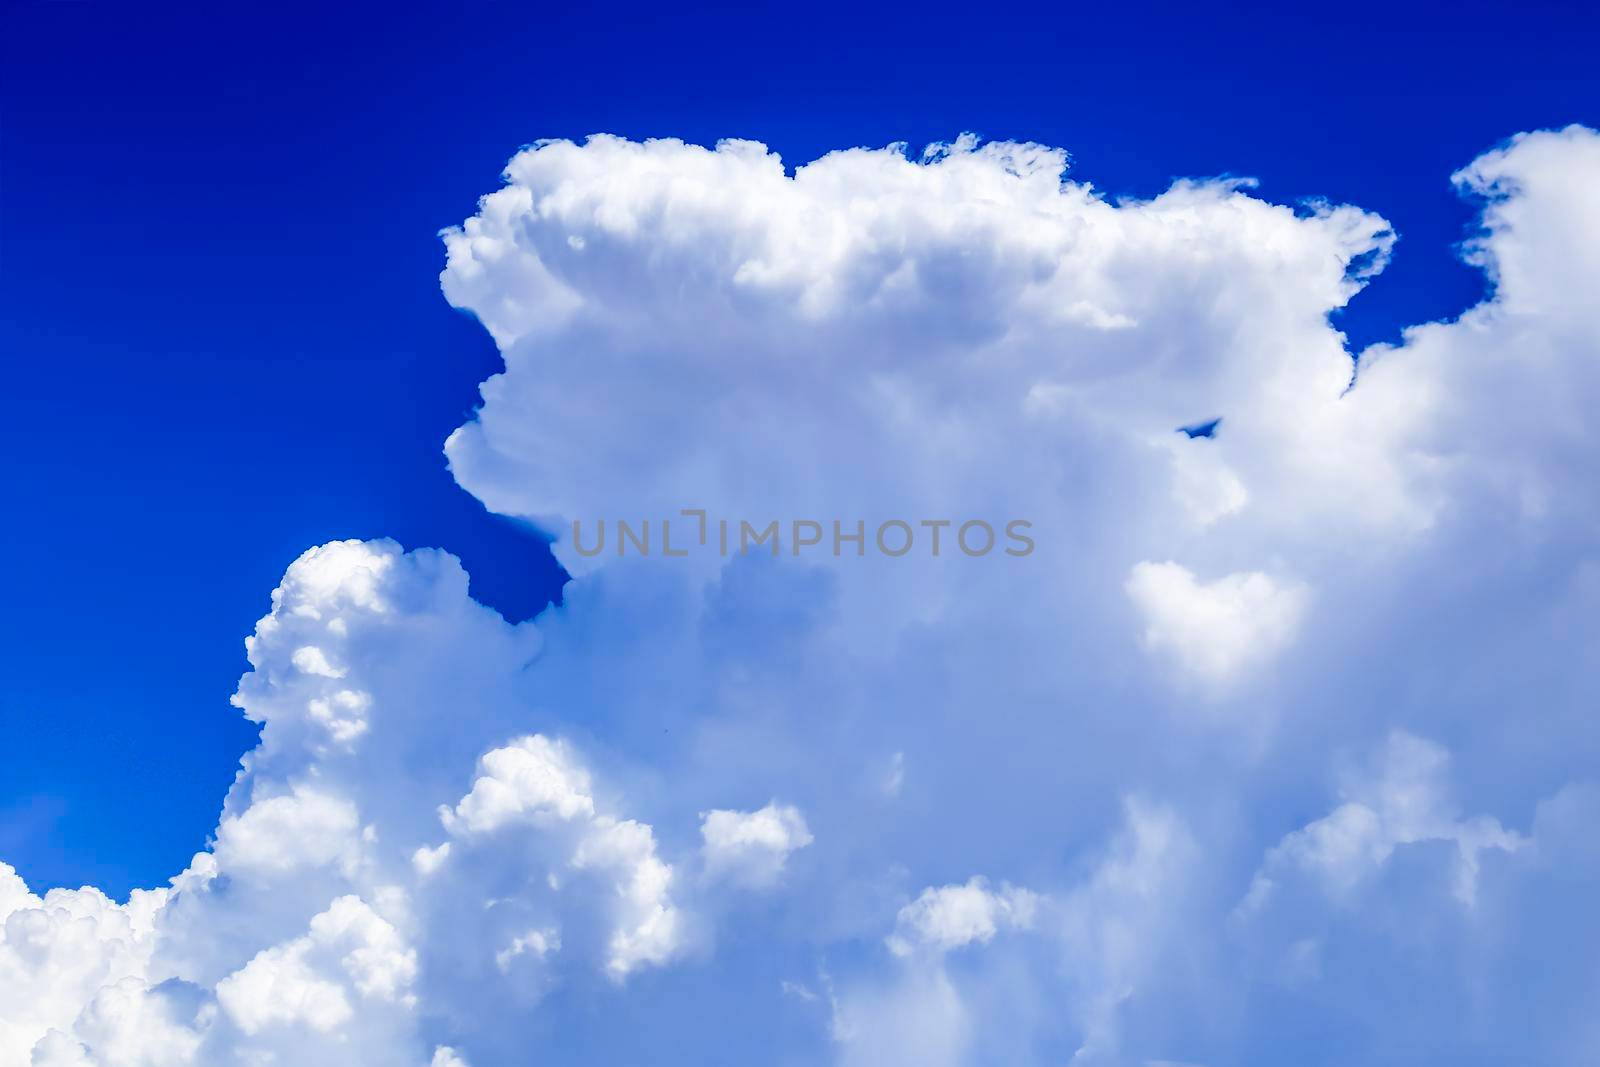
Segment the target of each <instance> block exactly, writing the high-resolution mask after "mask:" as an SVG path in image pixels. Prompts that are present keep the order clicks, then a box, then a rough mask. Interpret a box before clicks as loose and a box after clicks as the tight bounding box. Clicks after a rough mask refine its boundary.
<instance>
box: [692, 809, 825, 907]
mask: <svg viewBox="0 0 1600 1067" xmlns="http://www.w3.org/2000/svg"><path fill="white" fill-rule="evenodd" d="M700 836H701V838H703V839H704V841H705V844H704V845H703V846H702V849H701V851H702V853H703V854H704V857H705V864H706V874H707V875H708V876H709V877H711V878H729V879H732V880H734V881H737V882H741V883H744V884H746V885H750V886H755V887H761V886H770V885H772V884H774V883H776V882H777V881H778V879H779V878H781V877H782V876H783V867H784V863H785V862H786V861H787V860H788V858H789V853H791V852H793V851H794V850H795V849H799V848H805V847H806V846H807V845H809V844H811V842H812V837H811V831H810V830H808V829H807V828H806V820H805V816H804V815H801V814H800V809H798V808H796V807H794V806H793V805H792V804H779V803H778V802H777V801H773V802H772V803H771V804H768V805H767V806H766V807H764V808H761V809H760V810H759V811H727V810H723V809H719V810H717V811H708V812H704V813H702V814H701V816H700Z"/></svg>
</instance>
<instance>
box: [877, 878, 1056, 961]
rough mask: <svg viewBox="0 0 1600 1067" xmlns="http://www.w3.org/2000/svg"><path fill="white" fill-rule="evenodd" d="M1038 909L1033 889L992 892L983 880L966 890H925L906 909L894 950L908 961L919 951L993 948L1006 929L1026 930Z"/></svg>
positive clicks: (892, 944) (899, 919)
mask: <svg viewBox="0 0 1600 1067" xmlns="http://www.w3.org/2000/svg"><path fill="white" fill-rule="evenodd" d="M1037 906H1038V897H1037V896H1036V895H1035V894H1033V893H1030V892H1029V891H1028V890H1026V889H1017V888H1015V887H1013V886H1009V885H1003V886H1001V887H1000V888H999V889H998V890H993V891H992V890H990V889H989V885H988V882H987V881H985V880H984V879H983V878H981V877H977V876H974V877H973V878H971V879H969V880H968V881H967V883H966V884H965V885H946V886H940V887H938V888H936V889H924V890H923V891H922V895H921V896H919V897H917V899H916V900H914V901H912V902H911V903H910V904H907V905H906V906H905V907H903V908H901V909H900V914H899V916H898V917H897V918H896V920H895V932H894V934H892V935H891V936H890V937H889V941H888V944H889V949H890V951H892V952H893V953H894V954H895V955H897V956H905V955H909V954H910V953H911V952H913V951H914V950H915V949H916V948H918V947H926V948H930V949H933V950H934V951H936V952H948V951H950V950H951V949H955V948H960V947H962V946H963V945H970V944H973V943H974V942H976V943H978V944H987V943H988V942H989V941H992V940H993V939H994V936H995V934H996V933H998V932H999V931H1000V930H1003V929H1015V930H1026V929H1027V928H1028V927H1029V926H1031V925H1032V924H1033V915H1034V911H1035V909H1036V908H1037Z"/></svg>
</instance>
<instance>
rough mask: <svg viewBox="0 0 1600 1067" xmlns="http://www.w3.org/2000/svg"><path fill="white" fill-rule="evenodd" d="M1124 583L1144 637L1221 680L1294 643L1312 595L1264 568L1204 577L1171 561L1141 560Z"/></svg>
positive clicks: (1209, 677)
mask: <svg viewBox="0 0 1600 1067" xmlns="http://www.w3.org/2000/svg"><path fill="white" fill-rule="evenodd" d="M1126 589H1127V591H1128V596H1129V598H1130V599H1132V601H1133V603H1134V606H1135V607H1136V608H1138V610H1139V613H1140V614H1141V615H1142V616H1143V617H1144V620H1145V629H1144V641H1145V644H1146V645H1147V646H1148V647H1149V648H1150V649H1151V650H1152V651H1155V652H1160V653H1167V654H1170V655H1171V656H1173V657H1174V658H1175V659H1176V660H1177V661H1178V663H1179V664H1181V665H1182V666H1183V667H1184V669H1186V670H1187V671H1189V672H1191V673H1193V674H1194V675H1196V676H1197V677H1199V678H1200V679H1202V680H1203V681H1205V682H1208V683H1213V684H1219V685H1220V684H1225V683H1227V682H1230V681H1232V680H1233V679H1235V678H1236V677H1238V675H1239V674H1240V672H1241V671H1243V670H1245V669H1246V668H1247V667H1249V666H1250V665H1251V664H1253V663H1256V662H1259V661H1262V660H1267V659H1270V658H1271V657H1272V656H1273V655H1274V654H1275V653H1277V652H1278V651H1280V650H1281V649H1283V648H1285V647H1286V646H1288V645H1289V644H1291V643H1292V642H1293V640H1294V638H1295V635H1296V632H1297V631H1298V629H1299V626H1300V621H1301V619H1302V618H1303V617H1304V615H1305V612H1306V609H1307V606H1308V604H1309V601H1310V599H1311V597H1310V593H1309V591H1308V590H1307V589H1306V587H1305V586H1303V585H1300V584H1297V583H1293V582H1288V583H1285V582H1281V581H1274V580H1273V579H1272V578H1271V577H1269V576H1268V575H1265V574H1261V573H1259V572H1251V573H1248V574H1229V575H1226V576H1225V577H1222V578H1218V579H1216V580H1215V581H1212V582H1201V581H1199V580H1198V579H1196V578H1195V576H1194V574H1193V573H1192V572H1191V571H1189V570H1188V568H1186V567H1183V566H1181V565H1180V564H1177V563H1172V562H1167V563H1149V562H1146V563H1140V564H1138V565H1136V566H1135V567H1134V568H1133V570H1132V572H1131V573H1130V574H1129V575H1128V582H1127V585H1126Z"/></svg>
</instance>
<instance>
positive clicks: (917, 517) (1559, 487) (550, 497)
mask: <svg viewBox="0 0 1600 1067" xmlns="http://www.w3.org/2000/svg"><path fill="white" fill-rule="evenodd" d="M1065 160H1066V157H1065V154H1064V153H1062V152H1060V151H1058V150H1055V149H1050V148H1045V147H1041V146H1037V145H1024V144H988V145H979V144H977V143H976V142H975V141H973V140H971V139H963V140H959V141H957V142H955V143H953V144H950V145H943V146H936V147H935V148H932V149H930V150H929V151H928V152H926V153H924V154H923V155H922V156H920V157H916V158H913V157H911V156H909V155H908V154H907V153H906V152H905V150H904V149H903V147H900V146H895V147H891V148H889V149H885V150H881V151H867V150H851V151H845V152H838V153H834V154H832V155H829V156H827V157H825V158H823V159H820V160H818V161H816V162H814V163H811V164H809V165H806V166H803V167H799V168H797V169H795V170H794V171H793V172H792V173H791V172H789V171H787V170H786V169H785V167H784V165H783V164H782V162H781V161H780V160H779V159H778V158H777V157H776V156H774V155H772V154H771V153H769V152H768V151H767V150H766V149H765V148H763V147H762V146H760V145H756V144H752V143H749V142H724V143H722V144H720V145H718V146H716V147H715V148H714V149H706V148H701V147H696V146H692V145H685V144H682V143H680V142H676V141H650V142H645V143H642V144H639V143H633V142H628V141H624V140H620V139H616V138H610V137H596V138H593V139H591V140H589V141H587V142H586V143H584V144H582V145H577V144H572V143H569V142H563V141H557V142H541V143H538V144H536V145H534V146H532V147H530V148H528V149H526V150H524V151H523V152H522V153H520V154H519V155H518V156H516V158H514V159H513V160H512V162H511V164H510V165H509V167H508V169H507V173H506V177H507V183H506V185H505V186H504V188H502V189H501V190H499V191H498V192H495V193H493V194H491V195H490V196H488V197H486V198H485V199H484V200H483V202H482V204H481V207H480V211H479V213H478V214H477V215H476V216H475V217H474V218H472V219H470V220H468V221H467V222H466V223H465V224H464V225H463V226H461V227H460V228H459V229H454V230H451V231H448V232H447V233H446V234H445V244H446V246H447V249H448V257H449V258H448V264H447V267H446V269H445V272H444V275H443V286H444V291H445V294H446V296H447V297H448V298H449V300H450V301H451V302H452V303H454V304H455V305H456V306H458V307H461V308H463V309H466V310H468V311H470V312H472V313H473V314H475V315H476V316H477V317H478V318H479V319H480V320H481V321H482V322H483V324H484V326H485V327H486V328H487V329H488V330H489V331H490V333H491V334H492V335H493V336H494V338H495V340H496V342H497V344H498V345H499V346H500V349H501V352H502V354H503V355H504V359H505V371H504V373H503V374H500V375H498V376H496V377H494V378H492V379H490V380H489V381H488V382H486V383H484V385H483V405H482V407H481V409H480V410H479V412H478V413H477V415H476V417H475V418H474V419H473V421H471V422H470V423H468V424H467V425H465V426H463V427H461V428H460V429H458V430H457V431H456V432H455V433H454V434H453V435H452V436H451V438H450V440H449V442H448V445H447V451H448V454H449V458H450V462H451V465H452V469H453V470H454V472H455V474H456V477H457V479H458V480H459V481H460V483H461V484H462V486H463V487H464V488H466V489H467V490H468V491H470V492H472V493H473V494H475V495H476V496H478V497H479V498H480V499H482V500H483V501H484V502H485V503H486V504H487V505H488V506H489V507H490V508H492V509H493V510H496V511H498V512H502V513H505V514H508V515H515V516H520V517H524V518H527V519H530V520H532V521H534V522H537V523H539V524H541V525H542V526H544V527H545V528H546V529H547V530H549V531H550V532H551V533H552V534H553V535H554V536H555V537H556V538H557V542H556V550H557V553H558V555H559V556H560V558H561V560H562V562H563V563H564V564H565V565H566V566H567V567H568V569H569V571H570V572H572V573H573V574H574V575H575V580H574V581H573V583H572V584H571V585H569V587H568V590H567V595H566V598H565V603H564V605H563V606H562V607H560V608H557V609H552V610H551V611H549V612H547V613H546V614H545V615H543V616H541V617H540V618H538V619H536V620H534V621H531V622H528V623H524V624H521V625H511V624H508V623H507V622H505V621H504V620H503V619H501V618H500V617H499V616H498V615H496V614H495V613H494V612H492V611H490V610H488V609H486V608H484V607H482V606H480V605H478V604H476V603H474V602H473V601H472V600H471V599H470V598H469V597H468V595H467V578H466V575H465V573H464V572H463V571H462V570H461V568H460V567H459V565H458V564H457V563H456V562H455V560H454V559H453V558H451V557H449V556H448V555H446V554H444V553H441V552H437V551H429V550H422V551H416V552H410V553H407V552H405V551H403V550H402V549H400V548H399V547H398V546H396V545H393V544H392V543H388V542H374V543H359V542H343V543H335V544H330V545H325V546H322V547H320V548H314V549H312V550H310V551H308V552H307V553H306V554H305V555H303V556H302V557H301V558H300V559H299V560H297V561H296V562H295V563H294V564H293V566H291V567H290V569H289V571H288V573H287V574H286V575H285V577H284V580H283V583H282V584H281V585H280V587H279V588H278V590H277V591H276V592H275V593H274V595H273V603H272V610H271V612H270V614H268V615H267V616H266V617H265V618H263V619H262V620H261V622H260V623H259V624H258V626H257V628H256V632H255V635H254V636H253V637H252V638H251V639H250V641H249V652H250V661H251V664H252V670H251V672H250V673H249V674H248V675H246V677H245V678H244V680H243V681H242V682H241V685H240V688H239V691H238V694H237V696H236V697H235V702H236V704H237V705H238V706H239V707H240V708H241V709H242V710H243V712H244V713H245V714H246V715H247V716H249V717H250V718H251V719H253V720H255V721H257V722H260V723H262V724H263V731H262V737H261V742H260V745H259V747H258V748H257V749H256V750H254V751H253V752H251V753H250V754H249V755H248V756H247V757H246V759H245V761H244V766H243V769H242V771H241V774H240V776H239V778H238V780H237V782H236V783H235V786H234V788H233V789H232V791H231V792H230V793H229V796H228V797H227V800H226V803H225V806H224V809H223V812H222V815H221V818H220V820H219V823H218V826H217V830H216V833H215V835H214V839H213V841H212V842H211V843H210V845H209V847H208V848H207V849H206V850H205V851H204V852H202V853H200V854H199V855H197V856H196V857H195V860H194V862H193V863H192V864H191V866H190V867H189V869H188V870H186V871H185V872H183V873H182V874H180V875H178V876H177V877H176V878H174V879H173V881H172V884H171V885H170V886H169V887H167V888H165V889H160V890H157V891H154V892H150V893H139V894H135V895H134V896H133V898H132V899H130V900H129V901H128V902H126V903H125V904H118V903H116V902H113V901H110V900H107V899H106V898H105V897H104V896H103V895H102V894H100V893H98V892H97V891H95V890H92V889H83V890H78V891H75V892H74V891H63V890H51V891H50V892H49V893H46V894H45V895H43V896H38V895H35V894H34V893H33V892H31V891H30V890H29V889H28V888H27V887H26V886H24V885H23V884H22V882H21V881H20V879H18V878H16V877H15V875H14V873H13V872H11V870H10V869H9V868H4V867H0V923H3V927H0V932H3V939H0V1064H3V1065H5V1067H10V1065H11V1064H13V1063H15V1064H17V1065H19V1067H20V1065H24V1064H32V1065H35V1067H67V1065H74V1067H83V1065H94V1067H156V1065H163V1067H165V1065H174V1064H204V1065H212V1064H220V1065H233V1064H252V1065H254V1064H274V1063H275V1064H293V1065H296V1067H299V1065H312V1067H315V1065H321V1064H329V1065H332V1064H338V1065H341V1067H347V1065H350V1064H374V1065H377V1064H381V1065H385V1067H389V1065H401V1067H404V1065H416V1067H421V1065H431V1067H466V1065H470V1067H495V1065H500V1064H513V1063H525V1062H529V1061H531V1060H537V1061H539V1062H571V1063H618V1062H646V1061H648V1062H662V1061H663V1060H664V1059H665V1060H668V1061H671V1062H677V1061H680V1060H681V1061H682V1062H685V1063H705V1062H740V1063H746V1062H748V1063H818V1062H840V1063H846V1064H854V1063H860V1064H874V1065H885V1064H896V1063H904V1064H916V1065H918V1067H926V1065H937V1064H964V1063H979V1062H985V1063H994V1062H1004V1063H1018V1064H1022V1063H1032V1062H1040V1063H1043V1062H1060V1061H1064V1060H1068V1059H1073V1058H1074V1057H1076V1059H1077V1060H1079V1061H1081V1062H1095V1063H1128V1064H1140V1063H1162V1062H1164V1063H1191V1064H1199V1063H1237V1062H1285V1061H1293V1062H1306V1063H1330V1064H1332V1063H1349V1062H1377V1061H1406V1062H1427V1061H1437V1062H1449V1063H1460V1062H1485V1063H1488V1062H1505V1061H1508V1060H1513V1059H1514V1060H1517V1061H1526V1062H1585V1061H1586V1060H1588V1059H1592V1058H1595V1057H1596V1056H1597V1055H1600V1046H1597V1045H1596V1044H1595V1041H1596V1039H1595V1036H1594V1033H1593V1030H1592V1028H1590V1027H1588V1026H1587V1025H1586V1024H1585V1023H1584V1021H1583V1020H1584V1018H1585V1016H1584V1015H1583V1012H1582V1007H1583V1006H1584V1005H1586V1004H1588V1003H1589V1002H1590V1001H1592V999H1593V997H1594V996H1595V995H1596V994H1597V993H1600V988H1597V987H1596V984H1595V978H1594V976H1593V974H1592V967H1591V966H1590V964H1589V961H1590V960H1591V959H1592V958H1593V954H1594V952H1595V951H1596V949H1597V948H1600V929H1597V928H1596V925H1595V922H1594V920H1593V918H1592V908H1590V907H1588V906H1586V904H1585V901H1586V899H1587V897H1586V892H1585V889H1586V886H1587V885H1588V883H1589V882H1590V881H1591V880H1592V878H1593V877H1594V875H1595V874H1596V872H1597V870H1600V862H1597V856H1596V853H1595V850H1594V848H1593V845H1592V843H1591V841H1590V839H1591V838H1592V834H1590V833H1589V827H1590V825H1591V824H1592V822H1593V820H1594V818H1595V817H1596V816H1597V815H1600V789H1597V787H1596V786H1595V785H1593V784H1590V782H1589V779H1590V777H1591V776H1592V775H1593V766H1594V760H1595V757H1596V755H1597V753H1596V735H1595V734H1594V731H1593V730H1592V729H1591V728H1590V721H1591V717H1592V714H1593V707H1592V704H1593V694H1594V692H1595V684H1596V675H1595V667H1594V664H1595V663H1597V662H1600V655H1597V653H1600V611H1597V609H1600V561H1597V559H1596V553H1595V544H1596V534H1597V532H1600V493H1597V491H1596V489H1595V481H1594V476H1593V472H1594V470H1595V465H1596V460H1597V459H1600V430H1597V429H1596V428H1595V420H1594V419H1593V418H1592V417H1591V415H1590V412H1591V410H1592V409H1594V408H1595V406H1596V404H1597V402H1600V308H1597V305H1596V303H1595V301H1594V300H1593V299H1592V296H1591V293H1592V291H1593V290H1594V287H1595V284H1596V282H1597V280H1600V252H1597V249H1600V193H1597V190H1600V136H1597V135H1596V134H1595V133H1594V132H1592V131H1589V130H1586V129H1582V128H1577V127H1574V128H1570V129H1567V130H1563V131H1558V132H1544V133H1535V134H1529V135H1526V136H1522V137H1518V138H1516V139H1513V140H1512V141H1510V142H1508V143H1507V144H1505V145H1504V146H1502V147H1501V148H1498V149H1496V150H1494V151H1492V152H1489V153H1488V154H1486V155H1484V156H1482V157H1480V158H1479V159H1478V160H1476V161H1475V162H1473V163H1472V164H1471V165H1470V166H1468V167H1467V168H1466V169H1464V170H1463V171H1462V172H1460V173H1459V174H1458V175H1457V176H1456V181H1457V183H1458V184H1459V185H1460V186H1461V187H1462V188H1463V190H1464V191H1466V192H1467V193H1468V194H1470V195H1472V196H1474V197H1477V198H1479V199H1480V200H1481V202H1482V205H1483V227H1482V230H1481V232H1480V234H1479V235H1478V236H1477V237H1476V238H1475V239H1474V240H1473V241H1472V242H1471V244H1470V246H1469V249H1468V255H1469V258H1470V259H1471V260H1472V261H1473V262H1474V263H1476V264H1478V265H1479V266H1481V267H1482V268H1483V269H1484V270H1485V272H1486V273H1487V275H1488V277H1489V278H1490V280H1491V282H1492V283H1493V284H1492V291H1491V296H1490V297H1489V299H1487V300H1486V301H1485V302H1484V303H1483V304H1481V305H1479V306H1478V307H1475V308H1473V309H1471V310H1469V311H1468V312H1466V313H1465V314H1464V315H1463V316H1461V317H1460V318H1459V319H1458V320H1456V321H1452V322H1447V323H1434V324H1429V325H1424V326H1418V327H1415V328H1413V329H1411V330H1409V331H1407V332H1406V334H1405V337H1404V341H1403V343H1401V344H1400V345H1398V346H1378V347H1376V348H1373V349H1370V350H1368V351H1366V352H1364V353H1361V354H1360V358H1359V359H1358V360H1356V359H1353V358H1352V356H1351V354H1350V353H1349V352H1348V351H1347V350H1346V348H1345V345H1344V339H1343V337H1342V336H1341V335H1340V334H1339V333H1338V332H1337V330H1336V329H1334V328H1333V326H1332V325H1331V324H1330V321H1329V316H1330V313H1331V312H1333V311H1335V310H1336V309H1338V308H1339V307H1341V306H1343V305H1344V304H1345V302H1347V301H1348V300H1349V299H1350V298H1351V297H1352V296H1353V295H1354V294H1355V293H1356V292H1357V291H1358V290H1359V288H1360V287H1361V286H1362V285H1363V284H1366V282H1367V281H1368V279H1370V278H1371V277H1372V276H1374V275H1375V274H1377V273H1378V272H1379V271H1380V270H1381V268H1382V266H1383V264H1384V261H1385V257H1386V256H1387V255H1388V252H1389V249H1390V246H1391V243H1392V240H1393V236H1392V234H1391V233H1390V231H1389V227H1388V225H1387V224H1386V223H1385V222H1384V221H1383V220H1382V219H1380V218H1378V217H1376V216H1374V215H1372V214H1370V213H1367V212H1364V211H1362V210H1360V209H1358V208H1354V207H1343V206H1333V205H1327V204H1309V205H1301V206H1299V207H1295V208H1291V207H1285V206H1281V205H1274V204H1270V203H1267V202H1264V201H1262V200H1260V199H1257V198H1255V197H1254V196H1252V195H1251V193H1250V187H1249V186H1248V184H1247V183H1243V182H1238V181H1201V182H1180V183H1178V184H1177V185H1175V186H1174V187H1173V188H1172V189H1170V190H1169V191H1168V192H1166V193H1164V194H1162V195H1161V196H1158V197H1156V198H1154V199H1152V200H1148V201H1131V202H1121V203H1114V202H1111V201H1109V200H1107V199H1105V198H1104V197H1102V196H1100V195H1099V194H1098V193H1096V192H1095V191H1094V190H1093V189H1091V188H1090V187H1088V186H1086V185H1082V184H1077V183H1074V182H1071V181H1064V180H1063V171H1064V168H1065ZM1399 1004H1404V1005H1406V1008H1405V1012H1404V1016H1403V1017H1402V1016H1401V1015H1399V1014H1398V1013H1397V1009H1396V1005H1399ZM1463 1020H1470V1024H1464V1023H1463ZM713 1022H714V1025H713Z"/></svg>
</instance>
